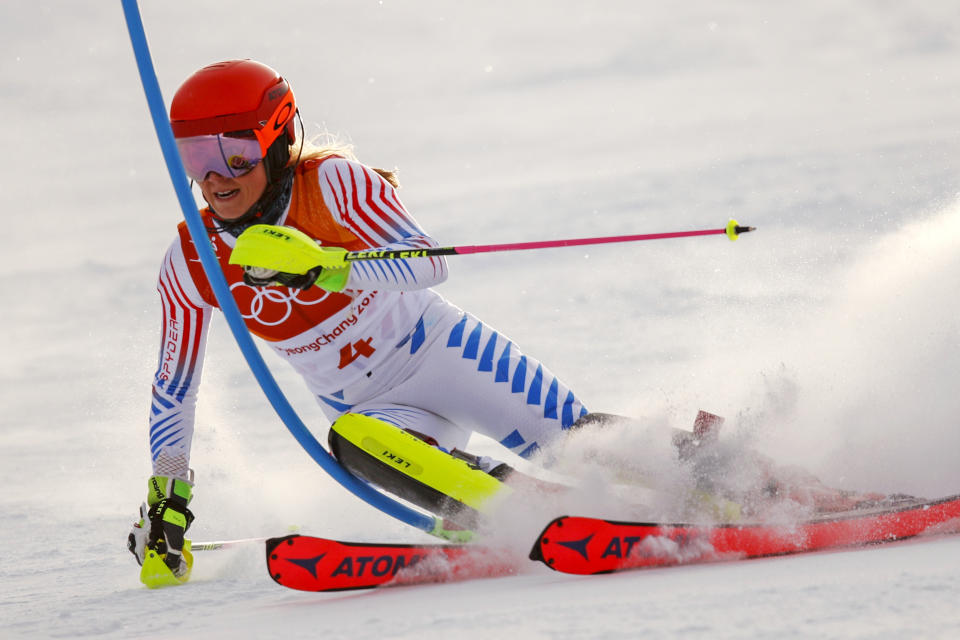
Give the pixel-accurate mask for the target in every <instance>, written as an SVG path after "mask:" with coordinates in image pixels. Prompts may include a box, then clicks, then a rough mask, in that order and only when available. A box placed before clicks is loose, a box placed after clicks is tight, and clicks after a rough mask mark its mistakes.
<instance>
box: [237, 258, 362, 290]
mask: <svg viewBox="0 0 960 640" xmlns="http://www.w3.org/2000/svg"><path fill="white" fill-rule="evenodd" d="M350 266H351V265H349V264H347V265H346V266H343V267H340V268H337V269H331V268H327V269H325V268H323V267H314V268H313V269H310V270H309V271H307V272H306V273H302V274H298V273H284V272H282V271H275V270H273V269H264V268H263V267H250V266H244V267H243V282H244V284H247V285H249V286H251V287H293V288H295V289H302V290H304V291H306V290H307V289H309V288H310V287H312V286H313V285H317V286H318V287H320V288H321V289H326V290H327V291H332V292H334V293H337V292H339V291H343V289H344V287H346V286H347V278H349V277H350Z"/></svg>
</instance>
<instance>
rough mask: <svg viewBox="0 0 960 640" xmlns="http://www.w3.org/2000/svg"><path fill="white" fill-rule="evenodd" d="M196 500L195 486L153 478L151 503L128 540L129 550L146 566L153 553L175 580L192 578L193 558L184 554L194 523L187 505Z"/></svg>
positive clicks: (149, 494) (149, 490) (149, 486)
mask: <svg viewBox="0 0 960 640" xmlns="http://www.w3.org/2000/svg"><path fill="white" fill-rule="evenodd" d="M192 498H193V484H192V483H190V482H188V481H187V480H183V479H181V478H174V477H169V476H151V477H150V479H149V480H148V481H147V501H146V502H145V503H144V504H143V505H142V506H141V507H140V520H139V522H136V523H134V525H133V529H132V530H131V531H130V535H129V536H127V548H128V549H129V550H130V552H131V553H132V554H133V555H134V556H135V557H136V558H137V562H138V563H139V564H141V565H143V564H144V561H145V559H146V558H147V556H148V554H149V553H150V552H151V551H153V552H156V554H159V556H160V557H161V558H162V559H163V562H164V564H165V565H166V566H167V568H168V569H169V570H170V571H171V572H172V573H173V575H174V576H175V577H178V578H180V577H183V576H186V575H189V571H190V564H191V562H190V556H189V555H188V554H186V553H184V533H186V531H187V529H189V528H190V524H191V523H192V522H193V513H191V511H190V509H188V508H187V504H188V503H189V502H190V500H191V499H192Z"/></svg>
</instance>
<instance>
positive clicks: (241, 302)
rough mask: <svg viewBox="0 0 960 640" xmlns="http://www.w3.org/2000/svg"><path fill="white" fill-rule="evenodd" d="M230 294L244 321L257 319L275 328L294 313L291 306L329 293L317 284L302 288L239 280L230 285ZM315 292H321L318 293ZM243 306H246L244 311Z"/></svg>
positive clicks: (317, 300)
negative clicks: (249, 283)
mask: <svg viewBox="0 0 960 640" xmlns="http://www.w3.org/2000/svg"><path fill="white" fill-rule="evenodd" d="M241 287H242V289H240V288H241ZM237 289H240V290H239V291H237ZM230 293H231V294H232V295H233V299H234V300H235V301H236V302H237V308H238V309H240V315H241V316H243V319H244V320H256V321H257V322H259V323H260V324H262V325H263V326H265V327H275V326H277V325H280V324H283V323H284V322H286V321H287V320H288V319H289V318H290V316H291V315H292V314H293V308H294V305H300V306H302V307H309V306H313V305H315V304H319V303H320V302H322V301H323V299H324V298H326V297H327V295H328V294H329V292H328V291H325V290H324V289H321V288H320V287H313V288H312V289H311V290H307V291H303V290H301V289H292V288H290V287H283V288H282V289H281V288H280V287H248V286H247V285H245V284H244V283H242V282H236V283H234V284H232V285H231V286H230ZM317 293H319V294H320V295H319V296H317ZM301 296H303V297H301ZM311 298H314V299H311ZM244 308H246V309H247V311H246V312H244Z"/></svg>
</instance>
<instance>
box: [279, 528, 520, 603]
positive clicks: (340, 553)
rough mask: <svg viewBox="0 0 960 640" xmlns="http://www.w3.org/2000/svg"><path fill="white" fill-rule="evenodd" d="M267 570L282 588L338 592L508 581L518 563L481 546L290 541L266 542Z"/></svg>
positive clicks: (298, 538) (305, 538) (293, 537)
mask: <svg viewBox="0 0 960 640" xmlns="http://www.w3.org/2000/svg"><path fill="white" fill-rule="evenodd" d="M266 548H267V569H268V570H269V572H270V576H271V577H272V578H273V579H274V580H275V581H276V582H277V583H278V584H281V585H283V586H284V587H289V588H291V589H300V590H301V591H343V590H347V589H370V588H373V587H380V586H387V585H390V586H393V585H402V584H422V583H427V582H453V581H457V580H466V579H472V578H485V577H492V576H503V575H510V574H513V573H516V572H517V567H518V565H519V563H520V559H519V558H517V557H516V555H515V554H510V553H508V552H506V551H501V550H497V549H492V548H489V547H481V546H470V545H463V546H455V545H445V544H436V545H416V544H374V543H365V542H339V541H337V540H328V539H326V538H314V537H311V536H301V535H291V536H286V537H283V538H271V539H269V540H267V542H266Z"/></svg>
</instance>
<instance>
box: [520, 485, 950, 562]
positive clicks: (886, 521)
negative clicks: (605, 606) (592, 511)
mask: <svg viewBox="0 0 960 640" xmlns="http://www.w3.org/2000/svg"><path fill="white" fill-rule="evenodd" d="M934 533H939V534H948V533H960V495H957V496H952V497H949V498H942V499H940V500H933V501H922V500H910V501H907V502H903V503H899V504H895V505H892V506H887V507H881V508H874V509H862V510H856V511H847V512H843V513H835V514H830V515H824V516H820V517H818V518H815V519H812V520H806V521H803V522H800V523H796V524H793V525H771V524H729V525H715V526H704V525H688V524H656V523H636V522H616V521H612V520H602V519H599V518H579V517H570V516H564V517H561V518H557V519H555V520H554V521H552V522H551V523H550V524H548V525H547V527H546V529H544V530H543V533H541V534H540V537H539V539H538V540H537V542H536V544H535V545H534V547H533V550H532V551H531V552H530V559H531V560H540V561H542V562H543V563H544V564H546V565H547V566H548V567H550V568H551V569H555V570H557V571H562V572H564V573H575V574H594V573H609V572H612V571H621V570H624V569H636V568H642V567H661V566H668V565H677V564H688V563H695V562H710V561H717V560H730V559H743V558H759V557H763V556H776V555H784V554H790V553H801V552H806V551H818V550H821V549H831V548H837V547H856V546H864V545H871V544H879V543H884V542H892V541H894V540H902V539H904V538H911V537H913V536H918V535H921V534H934Z"/></svg>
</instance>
